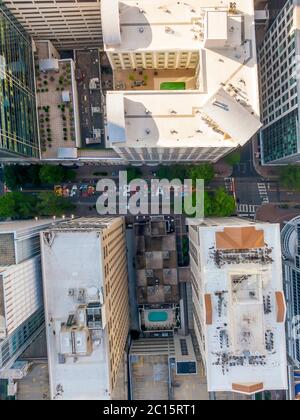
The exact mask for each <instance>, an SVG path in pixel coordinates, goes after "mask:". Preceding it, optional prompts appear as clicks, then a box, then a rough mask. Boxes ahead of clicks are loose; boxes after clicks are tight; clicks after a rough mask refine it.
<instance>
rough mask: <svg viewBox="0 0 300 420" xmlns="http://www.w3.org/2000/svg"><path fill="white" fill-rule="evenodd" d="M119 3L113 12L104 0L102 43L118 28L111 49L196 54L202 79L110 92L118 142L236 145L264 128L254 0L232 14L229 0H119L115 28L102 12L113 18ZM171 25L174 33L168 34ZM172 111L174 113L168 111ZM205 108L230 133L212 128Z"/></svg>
mask: <svg viewBox="0 0 300 420" xmlns="http://www.w3.org/2000/svg"><path fill="white" fill-rule="evenodd" d="M116 3H118V1H117V0H114V1H113V5H114V7H113V8H112V9H109V7H111V0H103V1H102V14H103V15H104V18H103V19H102V21H104V28H103V31H104V41H105V39H106V38H107V40H109V39H112V38H114V39H118V36H119V35H118V34H119V29H120V28H121V33H120V37H121V42H119V43H118V42H116V44H113V43H110V42H109V41H107V42H108V43H106V46H105V48H106V50H107V51H108V52H110V53H120V52H126V51H127V52H138V51H144V52H147V51H152V52H162V53H164V52H168V51H177V50H182V51H186V52H188V51H198V52H199V76H198V75H197V78H198V86H197V89H198V90H197V91H194V92H192V91H182V92H165V91H157V92H147V91H139V92H138V91H134V93H131V92H124V93H122V92H117V93H112V92H108V94H107V119H108V128H107V135H108V137H109V139H110V141H111V143H112V144H114V146H116V147H117V146H124V145H125V146H128V147H156V146H160V147H219V146H221V147H236V146H238V145H244V144H245V143H246V142H247V141H248V140H249V139H250V138H251V137H252V136H253V135H254V134H255V133H256V132H257V131H258V130H259V129H260V127H261V123H260V119H259V115H260V109H259V93H258V78H257V57H256V42H255V21H254V3H253V1H252V0H237V1H236V2H235V3H236V11H235V12H232V11H231V10H230V8H229V6H230V3H231V2H229V1H221V0H191V1H189V2H183V1H179V2H177V1H174V0H167V1H163V0H153V1H148V0H140V1H138V2H136V1H133V0H124V1H120V2H119V21H120V26H115V25H116V22H117V21H118V19H117V18H116V16H114V19H112V20H111V25H108V21H107V22H105V19H106V17H105V16H107V19H108V20H109V17H108V16H109V13H110V14H111V13H113V14H114V13H116V11H117V10H118V7H117V5H116ZM107 10H108V11H109V12H107ZM195 22H196V23H195ZM108 27H109V29H110V31H111V32H113V31H114V30H115V31H116V34H115V36H113V34H111V33H110V32H108V33H107V37H106V30H105V28H108ZM166 27H170V28H171V29H172V31H173V32H174V33H173V32H171V33H167V32H166ZM201 28H202V29H201ZM226 28H227V30H226ZM199 31H200V32H201V31H203V37H202V36H199ZM226 31H227V35H226V34H225V32H226ZM197 34H198V36H196V35H197ZM225 37H226V39H225ZM196 38H197V39H196ZM158 71H159V70H158ZM174 72H176V70H174ZM172 77H173V79H172V80H173V81H176V76H174V74H173V76H172ZM225 92H226V93H228V94H229V95H230V97H231V98H232V100H230V97H229V96H228V95H226V94H225ZM121 94H123V96H124V103H123V100H122V97H121ZM112 95H118V96H117V97H115V96H112ZM158 95H159V97H158ZM216 102H219V106H216ZM224 105H225V106H224ZM240 105H241V106H240ZM226 108H227V109H226ZM124 109H125V113H126V112H127V113H128V114H125V121H126V123H125V126H124V115H123V110H124ZM145 109H146V110H149V111H150V113H149V115H150V116H149V115H147V116H146V115H145ZM170 109H172V110H174V111H175V112H176V114H175V113H173V114H172V115H170ZM196 110H197V111H200V112H198V113H197V114H196V113H195V111H196ZM151 113H152V117H153V118H151ZM203 113H204V114H206V115H207V116H209V118H210V119H211V120H212V122H213V123H215V124H214V125H215V126H217V129H219V128H220V131H222V132H224V133H226V136H225V139H224V135H223V134H220V133H218V132H217V131H216V130H212V129H211V128H209V127H208V126H207V124H206V123H205V122H204V121H203V119H202V118H203V115H202V114H203ZM241 122H242V123H241ZM148 125H149V127H148ZM215 128H216V127H215ZM145 130H147V133H148V134H147V135H146V134H145ZM149 130H150V133H149ZM171 131H172V132H173V134H170V132H171ZM228 135H229V136H228ZM228 137H231V139H229V138H228ZM137 140H138V141H137ZM118 143H120V144H119V145H118Z"/></svg>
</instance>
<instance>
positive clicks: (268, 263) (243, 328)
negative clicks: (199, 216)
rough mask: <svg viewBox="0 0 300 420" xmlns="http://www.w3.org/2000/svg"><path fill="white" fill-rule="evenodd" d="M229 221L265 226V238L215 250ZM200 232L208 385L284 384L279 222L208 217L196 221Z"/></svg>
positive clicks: (220, 388) (274, 387)
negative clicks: (243, 246) (257, 244)
mask: <svg viewBox="0 0 300 420" xmlns="http://www.w3.org/2000/svg"><path fill="white" fill-rule="evenodd" d="M220 223H222V221H220ZM227 227H228V228H232V229H235V228H236V229H242V228H243V227H244V228H246V229H248V227H251V228H254V229H255V230H256V231H257V232H263V234H264V243H263V244H262V243H261V247H260V248H259V249H253V248H249V249H235V248H234V246H232V249H228V247H227V248H226V249H225V250H218V249H217V248H218V245H217V238H218V236H219V235H221V234H222V232H224V228H227ZM198 235H199V241H200V242H199V243H201V248H200V258H201V265H202V266H203V267H205V273H204V275H203V291H204V294H205V297H206V300H205V306H206V314H207V317H206V325H204V334H205V337H206V363H207V380H208V390H209V391H211V392H218V391H232V390H233V385H234V384H235V385H236V384H238V387H237V388H236V389H234V390H237V389H238V388H240V385H245V387H246V388H247V387H248V386H249V385H253V384H257V386H258V384H259V385H261V384H263V389H268V390H277V389H278V390H279V389H287V360H286V342H285V323H284V322H282V317H284V313H283V311H284V307H283V305H284V303H283V302H282V301H281V297H282V296H283V282H282V266H281V264H282V262H281V247H280V229H279V225H271V224H260V223H258V224H252V223H250V222H249V223H248V222H246V221H244V224H243V221H237V222H236V223H235V222H234V220H232V221H231V223H230V224H227V225H226V224H225V225H224V226H216V224H214V223H213V222H212V224H211V225H209V223H208V225H207V226H205V225H203V226H199V227H198ZM259 235H260V234H259ZM246 237H248V234H247V235H246ZM278 293H279V294H278ZM279 315H280V316H279ZM278 317H279V318H281V319H279V318H278ZM204 322H205V321H204ZM246 388H245V389H246ZM245 392H246V391H245Z"/></svg>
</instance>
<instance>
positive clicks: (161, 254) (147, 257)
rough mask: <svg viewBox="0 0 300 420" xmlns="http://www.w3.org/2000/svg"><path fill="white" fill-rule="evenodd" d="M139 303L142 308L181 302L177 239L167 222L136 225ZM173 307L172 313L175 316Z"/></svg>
mask: <svg viewBox="0 0 300 420" xmlns="http://www.w3.org/2000/svg"><path fill="white" fill-rule="evenodd" d="M135 238H136V256H135V264H136V274H137V299H138V303H139V304H140V305H147V304H148V305H159V304H162V305H163V304H167V306H166V308H167V307H168V308H169V306H168V304H173V303H178V301H179V288H178V263H177V250H176V235H175V233H174V232H172V233H168V232H167V228H166V221H165V220H164V219H163V218H159V219H156V218H155V219H151V221H150V222H149V223H147V224H137V225H135ZM172 310H173V309H172V307H170V311H171V312H172Z"/></svg>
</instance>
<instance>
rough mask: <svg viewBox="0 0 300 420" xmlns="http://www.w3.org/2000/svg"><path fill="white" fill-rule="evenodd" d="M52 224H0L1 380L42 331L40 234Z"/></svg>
mask: <svg viewBox="0 0 300 420" xmlns="http://www.w3.org/2000/svg"><path fill="white" fill-rule="evenodd" d="M51 223H52V221H51V220H40V221H18V222H9V223H0V377H1V374H3V373H4V371H6V370H7V369H9V368H10V367H11V366H12V365H13V363H14V362H15V360H16V359H17V358H18V357H19V356H20V355H21V354H22V353H23V352H24V350H26V348H27V347H28V346H29V345H30V344H31V343H32V342H33V341H34V340H35V339H36V338H37V337H38V335H39V334H40V333H41V332H42V330H43V329H44V328H45V325H44V307H43V292H42V270H41V259H40V231H41V230H42V229H45V228H47V227H48V226H49V225H50V224H51Z"/></svg>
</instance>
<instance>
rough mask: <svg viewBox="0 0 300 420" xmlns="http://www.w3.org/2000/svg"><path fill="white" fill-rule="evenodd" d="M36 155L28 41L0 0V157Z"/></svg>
mask: <svg viewBox="0 0 300 420" xmlns="http://www.w3.org/2000/svg"><path fill="white" fill-rule="evenodd" d="M1 157H19V158H21V157H26V158H30V159H34V158H39V141H38V133H37V120H36V100H35V81H34V64H33V52H32V42H31V39H30V37H29V36H28V35H27V33H26V32H25V31H24V29H23V28H22V26H21V25H20V24H19V23H18V22H17V20H16V19H15V18H14V16H13V15H12V14H11V13H10V11H9V10H8V9H7V8H6V7H5V5H3V4H2V2H0V158H1Z"/></svg>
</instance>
